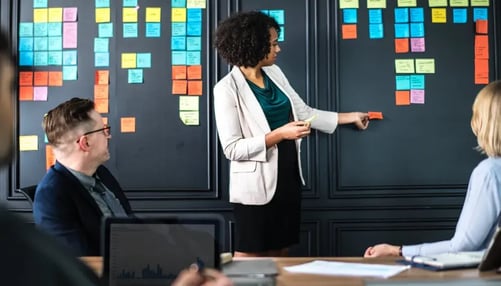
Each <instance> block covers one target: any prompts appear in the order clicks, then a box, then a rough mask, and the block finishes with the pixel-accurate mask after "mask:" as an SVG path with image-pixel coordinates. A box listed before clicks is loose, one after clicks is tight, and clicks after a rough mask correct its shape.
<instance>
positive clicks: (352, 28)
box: [341, 24, 357, 40]
mask: <svg viewBox="0 0 501 286" xmlns="http://www.w3.org/2000/svg"><path fill="white" fill-rule="evenodd" d="M341 36H342V38H343V39H344V40H348V39H356V38H357V25H355V24H346V25H342V26H341Z"/></svg>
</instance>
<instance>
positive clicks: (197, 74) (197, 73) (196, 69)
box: [188, 65, 202, 79]
mask: <svg viewBox="0 0 501 286" xmlns="http://www.w3.org/2000/svg"><path fill="white" fill-rule="evenodd" d="M188 79H202V66H201V65H198V66H189V67H188Z"/></svg>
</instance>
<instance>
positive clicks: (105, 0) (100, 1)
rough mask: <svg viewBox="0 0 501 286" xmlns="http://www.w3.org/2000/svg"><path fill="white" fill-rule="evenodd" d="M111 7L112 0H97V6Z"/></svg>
mask: <svg viewBox="0 0 501 286" xmlns="http://www.w3.org/2000/svg"><path fill="white" fill-rule="evenodd" d="M108 7H110V0H96V8H108Z"/></svg>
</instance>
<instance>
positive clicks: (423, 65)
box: [416, 59, 435, 73]
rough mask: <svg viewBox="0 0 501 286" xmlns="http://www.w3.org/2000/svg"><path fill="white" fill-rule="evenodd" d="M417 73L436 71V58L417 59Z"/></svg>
mask: <svg viewBox="0 0 501 286" xmlns="http://www.w3.org/2000/svg"><path fill="white" fill-rule="evenodd" d="M416 73H435V59H416Z"/></svg>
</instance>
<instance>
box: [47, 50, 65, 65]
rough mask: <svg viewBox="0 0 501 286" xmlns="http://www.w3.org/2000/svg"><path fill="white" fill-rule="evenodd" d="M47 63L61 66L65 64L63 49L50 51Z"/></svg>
mask: <svg viewBox="0 0 501 286" xmlns="http://www.w3.org/2000/svg"><path fill="white" fill-rule="evenodd" d="M47 64H48V65H49V66H60V65H62V64H63V53H62V52H61V51H50V52H48V53H47Z"/></svg>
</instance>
